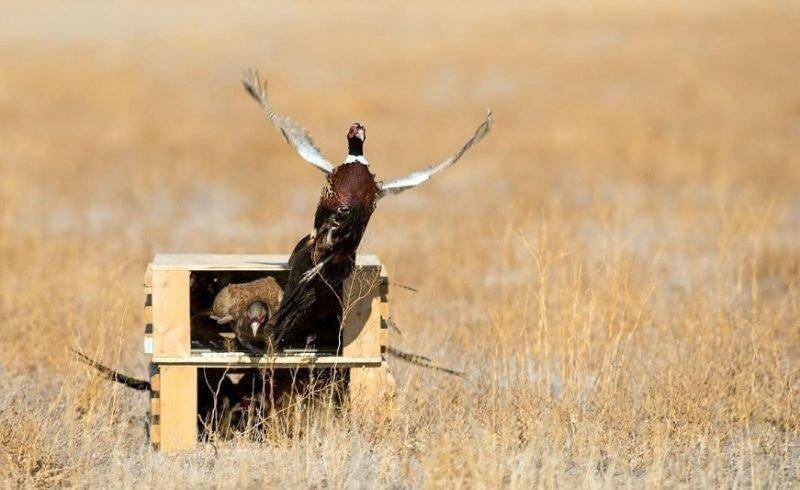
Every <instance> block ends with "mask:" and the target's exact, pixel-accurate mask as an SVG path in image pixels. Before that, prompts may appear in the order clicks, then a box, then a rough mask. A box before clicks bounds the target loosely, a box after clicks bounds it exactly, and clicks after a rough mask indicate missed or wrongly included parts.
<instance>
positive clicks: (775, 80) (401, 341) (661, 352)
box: [0, 1, 800, 486]
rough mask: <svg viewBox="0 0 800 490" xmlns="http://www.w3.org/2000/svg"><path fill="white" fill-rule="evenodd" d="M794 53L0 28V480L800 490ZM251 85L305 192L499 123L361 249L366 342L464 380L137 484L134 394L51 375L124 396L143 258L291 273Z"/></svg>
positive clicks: (87, 12)
mask: <svg viewBox="0 0 800 490" xmlns="http://www.w3.org/2000/svg"><path fill="white" fill-rule="evenodd" d="M798 26H800V7H798V5H797V4H796V3H795V2H789V1H786V2H755V1H730V2H716V1H703V2H661V1H658V2H646V3H644V2H625V1H622V2H583V1H577V2H568V3H561V2H503V3H494V2H442V3H439V2H435V3H434V2H412V3H402V4H398V3H361V2H343V3H327V2H326V3H316V2H270V3H268V4H266V3H244V2H226V3H212V2H191V3H190V2H172V1H170V2H157V3H156V2H127V1H123V2H114V3H101V2H80V3H63V2H41V3H39V2H37V3H35V4H33V5H31V4H29V3H28V2H3V3H2V4H0V314H2V317H3V318H4V319H5V320H4V322H3V328H2V332H3V334H2V336H0V375H2V376H0V378H2V379H1V380H0V393H2V394H0V399H2V405H0V407H2V408H3V413H4V414H5V415H3V416H0V418H5V420H2V425H3V426H4V428H3V429H0V442H2V444H0V447H5V448H6V449H5V450H4V449H0V457H1V458H2V459H0V461H2V462H4V463H5V464H3V465H0V466H3V467H4V469H0V475H1V476H3V477H4V478H6V479H9V481H12V482H28V483H48V484H53V483H73V484H76V483H79V482H88V483H89V484H92V483H94V484H101V485H102V484H112V485H113V484H120V483H124V482H129V483H132V482H139V483H141V482H145V483H150V484H158V483H162V484H164V483H169V482H170V481H171V480H170V478H173V477H174V475H175V474H177V475H179V476H180V478H182V479H183V480H182V481H183V482H184V483H186V482H189V483H190V484H191V483H192V482H193V483H195V484H199V483H201V482H204V483H207V482H217V484H222V483H223V482H231V481H238V482H239V483H248V482H249V484H253V482H252V481H251V480H250V478H251V476H252V478H258V479H259V480H258V481H259V482H261V483H265V482H269V483H292V484H303V485H312V486H313V485H322V484H331V485H343V484H346V483H350V484H354V483H355V484H358V482H361V483H362V484H370V483H374V482H379V483H381V484H385V485H421V484H427V485H434V486H435V485H437V484H440V485H452V484H457V483H459V482H460V483H462V484H484V485H490V486H494V485H512V486H513V485H515V484H516V485H527V484H529V483H532V482H534V481H538V482H540V483H541V482H547V481H549V482H552V483H564V484H570V483H573V484H574V483H580V482H584V483H587V482H588V483H598V482H600V483H602V482H606V483H622V482H628V483H634V484H635V483H637V482H640V483H654V484H669V483H675V482H683V483H684V484H686V483H689V484H703V483H705V484H715V485H717V484H719V485H725V484H740V483H742V482H758V481H772V482H779V483H780V482H783V483H787V482H790V481H794V482H795V483H797V481H798V477H799V476H798V454H799V453H800V449H798V448H799V447H800V442H798V441H799V440H800V439H799V438H798V431H800V423H798V416H797V406H798V403H800V384H799V383H798V379H799V378H800V367H799V366H798V362H797V360H798V358H799V357H798V356H800V326H799V325H798V321H797V318H798V309H799V308H800V303H799V301H800V295H799V294H798V291H797V287H798V279H799V278H800V194H799V193H798V190H799V189H800V83H798V79H797V77H798V73H800V30H798ZM249 67H253V68H259V69H260V70H261V72H262V75H264V76H265V77H267V78H268V79H269V82H270V99H271V102H272V105H273V107H274V108H275V110H276V111H277V112H279V113H280V114H285V115H289V116H291V117H293V118H294V119H296V120H297V121H299V122H300V123H301V124H303V125H304V126H306V127H307V128H308V129H309V130H310V131H311V133H312V134H313V135H314V137H315V139H316V142H317V143H318V146H319V147H320V148H321V149H322V150H323V152H324V153H325V154H326V155H327V156H328V158H329V160H331V161H332V162H334V163H335V162H339V161H341V160H342V159H343V158H344V157H345V156H346V146H345V134H346V131H347V129H348V127H349V124H350V123H351V122H353V121H355V120H358V121H362V122H364V123H365V124H366V126H367V134H368V140H367V143H366V147H365V148H366V155H367V158H368V159H369V161H370V163H371V169H372V171H373V172H375V173H376V174H377V176H378V178H392V177H396V176H401V175H404V174H406V173H408V172H410V171H413V170H416V169H418V168H420V167H422V166H424V165H428V164H430V163H433V162H437V161H439V160H441V159H442V158H444V157H446V156H448V155H450V154H451V153H452V152H453V151H454V150H455V149H457V148H458V147H459V146H460V145H461V144H462V143H463V142H464V141H465V140H466V139H467V138H468V137H469V136H470V135H471V134H472V131H474V129H475V127H476V126H477V125H478V124H479V123H480V122H481V120H482V118H483V116H484V112H485V110H486V109H487V108H492V109H493V110H494V113H495V118H496V124H495V127H494V130H493V132H492V133H491V134H490V135H489V137H487V139H486V140H485V141H484V142H483V143H481V145H479V147H477V148H476V149H474V150H472V151H471V152H470V153H468V154H467V155H466V156H465V157H464V159H462V160H461V161H459V163H458V164H457V165H456V166H455V167H453V168H451V169H449V170H448V171H447V172H445V173H443V174H441V175H440V176H437V177H436V178H435V179H433V180H432V181H431V182H429V183H427V184H425V185H424V186H422V187H420V188H418V189H416V190H414V191H411V192H408V193H405V194H403V195H402V196H398V197H395V198H391V199H387V200H385V201H382V202H381V203H380V206H379V208H378V209H377V211H376V213H375V215H374V217H373V219H372V222H371V224H370V227H369V229H368V231H367V234H366V237H365V240H364V242H363V243H362V246H361V251H362V252H365V253H375V254H377V255H378V256H379V257H380V258H381V259H382V261H383V262H384V264H386V265H387V267H388V271H389V274H390V277H391V278H392V279H393V280H394V281H396V282H398V283H401V284H407V285H410V286H413V287H415V288H417V289H419V293H416V294H415V293H411V292H408V291H403V290H395V291H393V293H392V294H393V296H392V306H393V315H394V318H395V320H396V321H397V323H398V324H399V325H400V327H401V329H402V330H403V335H402V336H399V335H397V336H395V338H394V339H393V340H392V343H393V344H394V345H395V346H396V347H398V348H402V349H406V350H410V351H413V352H417V353H420V354H423V355H428V356H431V357H434V358H435V359H436V360H437V361H438V362H441V363H442V364H445V365H448V366H451V367H454V368H458V369H462V370H465V371H467V372H468V380H467V381H465V382H453V381H452V380H451V379H449V378H446V377H442V376H439V375H434V374H432V373H429V372H420V371H419V370H418V369H417V368H413V367H408V366H405V365H393V371H394V373H395V376H396V377H397V378H398V380H399V381H400V392H399V394H398V401H397V403H398V412H399V413H401V414H403V415H401V416H400V417H398V418H396V419H395V421H394V422H392V423H391V424H389V425H388V426H382V427H381V428H378V429H374V430H373V431H372V432H370V431H366V432H364V429H361V428H357V427H353V426H351V425H348V424H347V423H345V422H336V423H333V425H332V426H325V427H321V428H318V431H317V432H313V433H314V434H316V435H315V436H314V437H312V436H311V435H309V436H308V438H306V439H303V440H295V439H292V440H289V441H283V442H279V443H274V445H273V446H272V447H269V448H268V449H269V451H268V452H267V453H264V452H262V451H264V448H263V447H262V446H259V447H258V448H255V449H253V448H251V449H252V450H249V451H248V452H246V453H237V452H235V451H236V448H233V449H225V450H224V451H223V452H222V453H221V454H222V455H221V456H220V458H221V460H220V461H235V462H236V463H235V464H229V465H222V464H219V465H217V466H215V465H214V464H212V463H213V461H212V463H209V460H208V459H204V457H201V456H194V457H188V459H177V460H164V459H159V457H158V456H155V455H153V453H150V452H149V451H148V449H147V440H146V436H145V433H144V431H143V430H142V428H141V425H142V423H143V420H144V414H145V407H146V402H145V398H144V397H142V395H138V394H131V393H127V392H125V391H122V390H121V389H120V388H113V387H110V386H108V385H106V384H103V383H102V382H100V383H98V382H97V380H96V379H93V378H91V377H90V376H88V375H87V374H86V372H85V371H84V370H83V369H81V368H79V367H77V366H75V365H74V364H72V363H67V362H66V361H67V359H69V356H68V353H67V350H66V348H67V347H68V346H70V345H76V344H79V345H81V346H82V347H83V348H84V349H86V350H87V351H88V352H90V353H92V354H93V355H96V356H97V357H99V358H100V359H102V360H104V361H106V362H110V363H112V364H114V365H115V366H118V367H120V368H122V369H123V370H125V371H128V372H131V373H133V374H136V375H139V376H144V375H145V373H146V365H147V359H146V357H145V356H144V355H143V354H142V353H141V335H142V317H141V304H142V300H143V298H142V293H141V284H142V277H143V274H144V270H145V267H146V265H147V263H148V262H149V260H150V259H151V258H152V256H153V254H154V253H159V252H171V253H181V252H193V253H288V252H290V251H291V247H292V246H293V245H294V243H295V242H296V240H297V239H298V238H299V237H301V236H303V235H304V234H306V233H308V232H309V231H310V230H311V226H312V221H313V212H314V208H315V206H316V202H317V199H318V197H319V192H320V189H321V187H322V185H323V180H324V179H323V176H322V175H321V174H320V173H319V172H318V171H317V170H315V169H314V168H313V167H311V166H310V165H308V164H306V163H305V162H303V161H302V160H300V159H299V157H298V156H297V155H296V154H295V153H294V151H293V150H292V149H291V148H290V147H289V146H287V145H286V144H285V143H284V141H283V140H282V138H281V137H280V135H279V134H278V133H276V132H275V131H274V129H273V128H272V127H271V126H270V125H269V124H268V123H267V122H266V120H265V117H264V115H263V114H262V112H261V111H260V109H259V107H258V106H257V105H256V104H255V103H254V102H253V101H252V100H250V99H249V98H248V97H247V96H246V94H245V93H244V91H243V90H242V88H241V84H240V82H239V79H240V77H241V75H242V73H243V71H244V70H245V69H247V68H249ZM408 414H411V415H408ZM375 431H377V432H375ZM381 431H383V432H381ZM376 434H377V435H376ZM334 437H339V438H340V440H341V438H344V439H346V440H347V441H350V442H349V443H348V445H345V446H344V449H343V448H342V447H338V448H333V447H331V446H329V445H327V443H325V441H329V440H331V438H334ZM321 441H322V442H321ZM242 444H245V443H244V442H243V443H242ZM275 445H277V446H275ZM299 448H302V449H299ZM226 451H227V452H226ZM231 451H233V452H231ZM265 454H268V455H269V458H272V459H271V460H270V461H273V462H277V463H281V462H282V463H285V464H276V463H273V464H272V465H271V466H270V465H266V466H265V465H264V464H263V462H264V461H265V460H266V459H264V458H267V456H265ZM543 455H547V456H543ZM226 458H228V459H226ZM281 458H283V459H281ZM243 468H247V471H246V472H245V471H244V470H243ZM243 475H245V476H243ZM242 478H244V480H242ZM323 482H326V483H323Z"/></svg>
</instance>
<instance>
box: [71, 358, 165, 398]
mask: <svg viewBox="0 0 800 490" xmlns="http://www.w3.org/2000/svg"><path fill="white" fill-rule="evenodd" d="M70 350H71V351H72V352H73V353H74V354H75V356H76V357H77V358H78V360H79V361H81V362H82V363H84V364H86V365H87V366H91V367H93V368H95V369H96V370H97V372H99V373H100V375H101V376H102V377H104V378H106V379H108V380H111V381H114V382H116V383H120V384H123V385H125V386H127V387H128V388H133V389H134V390H139V391H150V390H151V387H150V382H149V381H145V380H143V379H137V378H133V377H131V376H128V375H126V374H122V373H120V372H118V371H115V370H113V369H111V368H110V367H107V366H104V365H102V364H100V363H99V362H97V361H95V360H94V359H92V358H90V357H88V356H87V355H86V354H84V353H82V352H78V351H77V350H75V349H73V348H70Z"/></svg>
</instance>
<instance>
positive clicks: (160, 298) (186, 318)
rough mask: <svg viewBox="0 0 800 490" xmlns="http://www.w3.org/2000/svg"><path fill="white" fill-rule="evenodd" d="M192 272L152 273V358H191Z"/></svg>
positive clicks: (167, 271) (156, 270)
mask: <svg viewBox="0 0 800 490" xmlns="http://www.w3.org/2000/svg"><path fill="white" fill-rule="evenodd" d="M190 324H191V321H190V312H189V271H186V270H159V269H154V270H153V355H154V356H157V357H158V356H177V357H182V356H188V355H189V354H190V349H191V338H190V330H189V329H190Z"/></svg>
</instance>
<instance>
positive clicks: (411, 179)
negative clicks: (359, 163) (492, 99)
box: [378, 111, 494, 199]
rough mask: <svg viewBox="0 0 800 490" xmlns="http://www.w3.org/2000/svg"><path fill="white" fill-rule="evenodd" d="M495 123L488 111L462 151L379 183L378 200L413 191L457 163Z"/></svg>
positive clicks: (490, 112)
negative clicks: (400, 176)
mask: <svg viewBox="0 0 800 490" xmlns="http://www.w3.org/2000/svg"><path fill="white" fill-rule="evenodd" d="M493 123H494V118H493V117H492V111H486V120H485V121H483V124H481V125H480V126H478V129H477V130H476V131H475V134H474V135H473V136H472V138H470V139H469V141H467V142H466V143H465V144H464V146H462V147H461V149H459V150H458V151H457V152H456V153H455V155H453V156H451V157H450V158H448V159H447V160H445V161H443V162H440V163H437V164H435V165H431V166H429V167H427V168H426V169H424V170H419V171H417V172H414V173H412V174H408V175H406V176H405V177H402V178H400V179H395V180H385V181H382V182H379V183H378V186H379V187H380V191H378V199H380V198H382V197H385V196H388V195H390V194H399V193H401V192H403V191H406V190H408V189H411V188H412V187H416V186H418V185H419V184H421V183H423V182H425V181H426V180H428V179H430V178H431V177H432V176H434V175H436V174H438V173H439V172H441V171H442V170H444V169H446V168H447V167H449V166H450V165H452V164H454V163H456V162H457V161H458V159H459V158H461V156H462V155H463V154H464V153H466V151H467V150H469V149H470V148H472V147H473V146H474V145H476V144H478V142H479V141H480V140H482V139H483V137H484V136H486V135H487V134H488V133H489V130H491V129H492V124H493Z"/></svg>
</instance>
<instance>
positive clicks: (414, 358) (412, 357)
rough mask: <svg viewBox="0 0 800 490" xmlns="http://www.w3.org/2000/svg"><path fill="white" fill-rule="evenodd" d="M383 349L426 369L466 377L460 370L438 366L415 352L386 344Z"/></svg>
mask: <svg viewBox="0 0 800 490" xmlns="http://www.w3.org/2000/svg"><path fill="white" fill-rule="evenodd" d="M385 349H386V353H387V354H389V355H391V356H394V357H396V358H398V359H400V360H401V361H405V362H407V363H409V364H414V365H415V366H420V367H424V368H427V369H433V370H434V371H440V372H443V373H447V374H452V375H453V376H458V377H459V378H466V377H467V375H466V374H464V373H462V372H461V371H456V370H453V369H449V368H446V367H442V366H438V365H436V364H434V363H433V361H431V360H430V359H428V358H427V357H424V356H419V355H417V354H410V353H408V352H403V351H401V350H398V349H395V348H394V347H391V346H388V345H387V346H386V347H385Z"/></svg>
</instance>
